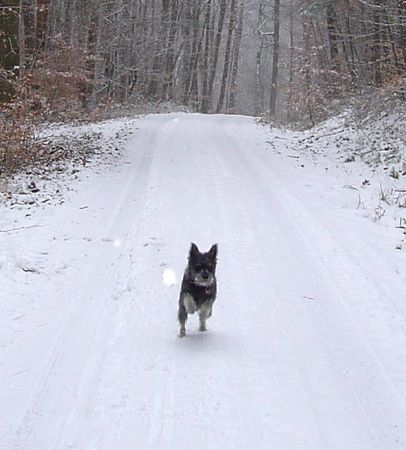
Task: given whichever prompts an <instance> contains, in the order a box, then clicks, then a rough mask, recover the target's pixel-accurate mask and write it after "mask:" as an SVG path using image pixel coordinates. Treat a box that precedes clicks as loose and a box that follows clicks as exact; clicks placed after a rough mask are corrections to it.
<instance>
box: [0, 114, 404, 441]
mask: <svg viewBox="0 0 406 450" xmlns="http://www.w3.org/2000/svg"><path fill="white" fill-rule="evenodd" d="M89 127H94V125H89ZM123 128H125V129H129V128H133V130H134V133H133V134H132V135H131V136H129V137H128V139H127V140H122V141H121V143H120V145H122V146H123V148H121V150H120V151H121V153H122V156H121V157H120V158H119V159H118V160H116V162H115V163H114V164H111V165H105V166H104V167H102V168H100V167H99V166H94V165H92V164H90V165H89V166H87V167H85V168H84V169H82V170H81V171H80V172H78V173H75V174H74V176H73V177H68V178H66V175H65V177H64V176H63V175H62V174H57V175H55V177H56V179H57V183H56V182H55V178H52V177H50V179H49V180H48V181H46V182H44V183H43V184H40V183H37V184H39V185H40V189H41V190H40V193H38V194H35V195H34V194H32V195H31V194H30V198H32V199H33V200H34V202H33V204H31V205H30V204H27V203H23V204H21V202H13V200H7V201H6V202H5V203H4V204H3V205H0V213H1V215H0V230H1V232H0V284H1V286H2V293H1V302H0V342H1V361H0V384H1V386H3V389H1V391H0V405H1V419H0V436H1V440H0V448H2V449H3V448H4V449H7V450H8V449H24V450H27V449H41V450H46V449H78V450H79V449H80V450H83V449H97V450H102V449H106V450H107V449H109V450H110V449H154V450H157V449H178V450H181V449H190V448H195V449H197V450H200V449H202V450H203V449H241V450H242V449H244V450H247V449H253V448H256V449H267V450H268V449H283V450H290V449H301V450H302V449H312V450H325V449H329V450H334V449H337V450H342V449H356V450H362V449H365V450H372V449H377V450H378V449H379V450H382V449H391V450H396V449H404V448H406V425H405V424H406V364H405V361H406V304H405V301H404V300H405V295H404V292H405V287H406V264H405V250H404V246H403V245H402V243H403V242H404V234H403V231H404V230H403V229H402V228H396V226H397V225H399V223H402V222H401V219H402V218H404V217H405V214H404V211H405V210H404V208H400V207H399V204H397V203H396V202H393V203H391V202H390V201H389V202H388V203H389V204H387V203H386V202H384V201H382V200H380V197H381V195H380V190H381V189H386V190H389V191H390V190H393V192H394V191H395V190H397V191H401V190H402V189H406V186H405V181H403V180H402V177H400V178H399V179H393V178H391V177H389V176H387V175H386V174H385V173H382V172H380V171H373V170H372V169H371V168H370V167H368V166H367V165H366V164H364V162H362V161H359V160H356V161H354V162H351V163H345V162H343V161H342V160H340V158H339V156H340V151H339V149H337V148H336V147H334V145H331V146H330V147H331V148H330V149H329V150H328V151H326V149H325V148H324V147H323V146H322V145H320V144H319V141H320V140H313V141H314V142H313V143H312V144H311V145H310V144H309V141H308V139H309V137H310V138H311V136H314V135H315V134H316V135H317V133H318V131H317V130H313V131H311V132H305V133H299V132H291V131H286V130H281V129H269V128H268V127H265V126H261V125H257V124H256V123H255V121H254V120H253V119H252V118H249V117H242V116H222V115H208V116H202V115H198V114H168V115H151V116H146V117H144V118H139V119H137V120H132V121H124V122H123V121H114V122H106V123H104V124H101V125H98V132H99V133H101V135H102V140H103V142H106V145H107V143H108V144H109V145H111V144H112V143H113V145H116V143H117V142H116V141H115V139H116V131H117V129H123ZM327 132H328V130H327ZM312 133H313V134H312ZM316 137H317V136H316ZM324 139H325V138H324ZM304 142H306V144H307V145H308V146H307V147H306V145H303V143H304ZM331 142H333V141H331ZM117 145H119V144H117ZM309 145H310V147H309ZM309 148H310V149H311V151H309ZM403 178H404V177H403ZM63 180H64V181H63ZM365 180H368V183H364V181H365ZM28 181H30V180H27V183H28ZM19 182H20V183H24V180H23V179H21V180H20V181H19ZM55 184H57V185H58V186H59V190H60V195H59V196H55V195H54V194H52V195H51V196H50V201H48V202H46V203H42V202H41V201H38V198H43V196H44V195H45V193H46V192H55V190H53V189H54V185H55ZM389 191H388V192H389ZM56 198H57V199H58V200H55V199H56ZM378 207H381V208H382V210H384V211H385V212H384V213H383V214H380V213H378V212H377V208H378ZM6 230H8V231H6ZM192 241H193V242H196V243H197V244H198V245H199V247H200V248H209V247H210V246H211V245H212V244H213V243H218V244H219V263H218V285H219V292H218V299H217V301H216V303H215V306H214V312H213V317H212V318H210V320H209V321H208V331H207V332H206V333H199V332H198V331H197V328H198V320H197V319H196V317H194V316H193V317H190V319H189V321H188V324H187V329H188V336H187V337H186V338H184V339H179V338H177V333H178V326H177V323H176V310H177V300H178V293H179V288H180V285H179V283H180V281H181V277H180V276H176V274H182V272H183V270H184V268H185V265H186V260H187V252H188V249H189V246H190V242H192ZM4 387H5V388H4Z"/></svg>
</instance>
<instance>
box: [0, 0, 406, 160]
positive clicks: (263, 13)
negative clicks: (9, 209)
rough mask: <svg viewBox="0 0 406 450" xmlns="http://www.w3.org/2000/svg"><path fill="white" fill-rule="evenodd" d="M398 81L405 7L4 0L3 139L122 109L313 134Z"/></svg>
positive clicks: (394, 0) (301, 1)
mask: <svg viewBox="0 0 406 450" xmlns="http://www.w3.org/2000/svg"><path fill="white" fill-rule="evenodd" d="M405 74H406V1H404V0H103V1H96V0H21V1H20V0H1V1H0V101H1V104H2V106H1V115H2V118H3V123H2V125H1V126H0V133H1V134H2V136H6V137H5V138H4V139H6V140H9V139H10V134H11V135H12V134H13V133H14V132H15V127H13V123H14V122H15V121H16V122H17V123H18V125H19V127H22V128H24V124H26V123H29V122H30V121H31V120H47V121H52V120H67V119H76V118H78V117H90V116H91V114H92V113H94V112H95V111H101V110H103V111H107V110H108V109H109V108H112V107H113V106H114V107H120V106H121V107H123V106H124V105H125V106H126V107H131V106H135V107H137V108H138V110H139V111H142V110H143V108H144V107H145V105H149V107H154V106H155V107H161V108H162V107H163V105H165V106H166V107H167V108H169V109H174V108H175V109H176V108H180V107H183V108H186V109H187V110H191V111H199V112H202V113H227V114H246V115H253V116H265V117H269V119H270V120H274V121H277V122H278V123H292V124H294V123H296V124H297V123H301V124H305V125H314V124H315V123H317V122H319V121H320V120H322V119H324V118H326V117H327V116H328V113H329V110H330V109H331V108H332V107H334V105H336V104H337V102H338V103H340V104H341V103H342V102H345V101H346V99H348V98H350V97H351V96H354V95H359V94H362V93H364V92H373V91H374V89H395V90H396V91H397V92H398V93H399V95H402V96H404V95H405V93H404V89H405V88H404V80H405ZM144 109H145V108H144ZM10 127H11V128H10ZM25 132H27V130H24V129H22V130H19V131H18V133H19V135H20V136H22V139H24V133H25ZM28 134H29V133H28ZM3 152H4V150H3Z"/></svg>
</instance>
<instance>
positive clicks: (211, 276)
mask: <svg viewBox="0 0 406 450" xmlns="http://www.w3.org/2000/svg"><path fill="white" fill-rule="evenodd" d="M216 264H217V244H215V245H213V247H212V248H211V249H210V250H209V251H208V252H207V253H200V251H199V249H198V248H197V245H196V244H192V245H191V247H190V252H189V263H188V266H187V267H186V270H185V274H184V276H183V281H182V287H181V290H180V296H179V310H178V319H179V323H180V332H179V337H183V336H185V335H186V327H185V325H186V320H187V316H188V314H194V313H195V312H196V311H197V312H198V314H199V321H200V327H199V331H206V319H208V318H209V317H210V316H211V312H212V308H213V303H214V301H215V300H216V292H217V281H216Z"/></svg>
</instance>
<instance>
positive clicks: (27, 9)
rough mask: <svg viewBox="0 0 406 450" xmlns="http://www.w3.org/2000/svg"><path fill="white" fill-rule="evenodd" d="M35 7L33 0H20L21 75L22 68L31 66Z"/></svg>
mask: <svg viewBox="0 0 406 450" xmlns="http://www.w3.org/2000/svg"><path fill="white" fill-rule="evenodd" d="M36 9H37V4H36V1H35V0H21V17H22V24H21V25H22V26H21V30H22V31H21V32H22V36H21V38H20V45H21V49H20V51H21V75H23V71H24V70H27V69H29V68H30V67H31V65H32V63H33V60H34V49H35V47H36V42H35V40H36V39H35V37H36V31H35V28H36Z"/></svg>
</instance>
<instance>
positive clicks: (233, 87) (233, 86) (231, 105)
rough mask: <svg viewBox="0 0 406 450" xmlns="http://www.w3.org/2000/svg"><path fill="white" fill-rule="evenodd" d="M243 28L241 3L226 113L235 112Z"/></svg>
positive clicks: (242, 6)
mask: <svg viewBox="0 0 406 450" xmlns="http://www.w3.org/2000/svg"><path fill="white" fill-rule="evenodd" d="M243 26H244V3H243V1H242V2H241V5H240V14H239V18H238V27H237V30H236V33H235V40H234V49H233V64H232V67H231V81H230V93H229V96H228V99H227V111H228V112H235V100H236V96H237V73H238V61H239V56H240V45H241V38H242V30H243Z"/></svg>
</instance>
